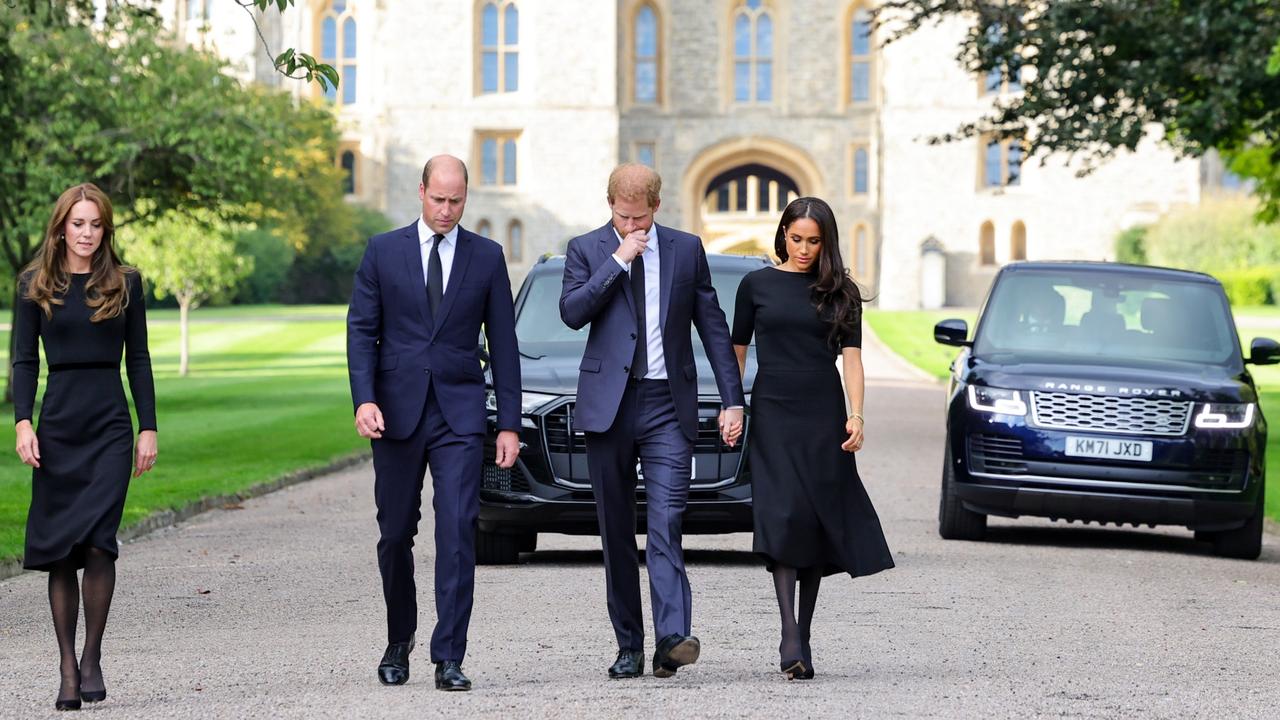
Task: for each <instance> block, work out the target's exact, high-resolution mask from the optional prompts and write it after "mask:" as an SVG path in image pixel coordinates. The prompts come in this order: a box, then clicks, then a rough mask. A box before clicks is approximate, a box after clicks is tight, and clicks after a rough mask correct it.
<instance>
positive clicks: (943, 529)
mask: <svg viewBox="0 0 1280 720" xmlns="http://www.w3.org/2000/svg"><path fill="white" fill-rule="evenodd" d="M955 484H956V468H955V463H954V462H952V460H951V444H950V442H948V443H947V449H946V452H945V454H944V456H943V459H942V493H941V498H940V502H939V506H938V534H939V535H941V536H942V537H943V538H944V539H946V540H981V539H983V538H985V537H986V536H987V516H986V515H984V514H983V513H979V512H974V511H972V510H970V509H968V508H966V507H965V506H964V504H963V503H961V502H960V498H959V497H958V496H957V495H956V492H955Z"/></svg>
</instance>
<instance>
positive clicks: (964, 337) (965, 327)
mask: <svg viewBox="0 0 1280 720" xmlns="http://www.w3.org/2000/svg"><path fill="white" fill-rule="evenodd" d="M933 339H934V340H935V341H937V342H939V343H942V344H943V345H955V346H957V347H964V346H966V345H969V344H970V343H969V323H967V322H965V321H964V320H957V319H955V318H952V319H950V320H943V321H942V322H940V323H938V324H937V325H934V326H933Z"/></svg>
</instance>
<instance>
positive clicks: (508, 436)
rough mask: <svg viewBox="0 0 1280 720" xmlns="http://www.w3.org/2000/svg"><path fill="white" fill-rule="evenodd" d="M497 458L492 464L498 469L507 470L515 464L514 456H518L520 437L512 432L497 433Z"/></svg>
mask: <svg viewBox="0 0 1280 720" xmlns="http://www.w3.org/2000/svg"><path fill="white" fill-rule="evenodd" d="M497 451H498V453H497V457H496V458H495V460H494V462H496V463H497V464H498V467H500V468H509V467H511V466H512V465H515V464H516V456H517V455H519V454H520V436H519V435H517V434H516V433H515V431H514V430H502V431H500V432H499V433H498V440H497Z"/></svg>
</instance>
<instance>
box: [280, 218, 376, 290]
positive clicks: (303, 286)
mask: <svg viewBox="0 0 1280 720" xmlns="http://www.w3.org/2000/svg"><path fill="white" fill-rule="evenodd" d="M339 204H340V205H342V206H343V207H345V208H347V209H348V210H349V212H350V213H351V219H350V227H351V230H350V231H348V233H347V235H346V236H345V237H343V238H340V239H335V240H334V241H332V242H328V243H325V244H323V245H321V244H313V245H309V246H307V248H306V249H305V250H304V251H303V252H302V253H300V254H299V255H298V258H297V259H296V260H295V261H294V264H293V267H292V268H290V270H289V279H288V281H287V282H285V284H284V285H283V287H281V290H280V295H279V297H278V299H279V300H280V301H282V302H288V303H323V302H347V301H348V300H350V299H351V283H352V278H353V277H354V275H355V272H356V268H357V267H359V266H360V258H361V257H362V256H363V255H364V247H365V241H367V240H368V239H369V237H371V236H373V235H377V234H378V233H382V232H386V231H387V230H390V229H391V227H392V225H393V224H392V222H391V220H390V219H388V218H387V217H386V216H385V215H383V214H382V213H380V212H378V211H377V210H374V209H372V208H367V207H364V206H362V205H348V204H345V203H339Z"/></svg>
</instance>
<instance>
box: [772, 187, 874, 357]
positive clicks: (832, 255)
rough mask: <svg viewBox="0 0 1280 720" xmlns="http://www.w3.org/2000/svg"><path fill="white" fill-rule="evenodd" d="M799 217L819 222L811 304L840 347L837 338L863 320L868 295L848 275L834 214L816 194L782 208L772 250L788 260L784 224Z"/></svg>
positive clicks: (829, 336)
mask: <svg viewBox="0 0 1280 720" xmlns="http://www.w3.org/2000/svg"><path fill="white" fill-rule="evenodd" d="M800 218H809V219H810V220H813V221H814V222H815V223H817V224H818V232H819V233H820V234H821V235H822V245H820V246H819V247H818V271H817V277H816V278H815V279H814V281H813V284H811V285H810V286H809V288H810V289H811V290H812V301H813V306H814V307H815V308H817V309H818V317H820V318H822V319H823V320H824V321H825V322H827V323H829V324H830V325H831V331H830V332H829V333H828V334H827V342H828V343H829V344H830V345H831V346H832V347H835V348H839V347H840V339H841V338H847V337H852V336H853V335H855V334H856V333H857V332H858V325H859V323H861V321H862V304H863V303H864V302H867V301H868V300H870V299H871V298H864V297H862V292H861V291H860V290H859V288H858V284H857V283H855V282H854V281H853V278H851V277H849V271H848V270H846V269H845V267H844V260H843V259H841V257H840V229H839V228H837V227H836V215H835V213H834V212H832V211H831V206H830V205H828V204H827V203H826V202H825V201H823V200H821V199H819V198H816V197H802V198H796V199H795V200H792V201H791V202H790V203H789V204H788V205H787V207H786V209H785V210H783V211H782V219H780V220H779V221H778V232H777V235H775V236H774V239H773V251H774V253H775V254H776V255H777V256H778V258H779V259H780V260H782V262H786V261H787V228H789V227H791V223H793V222H795V221H796V220H799V219H800Z"/></svg>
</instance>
